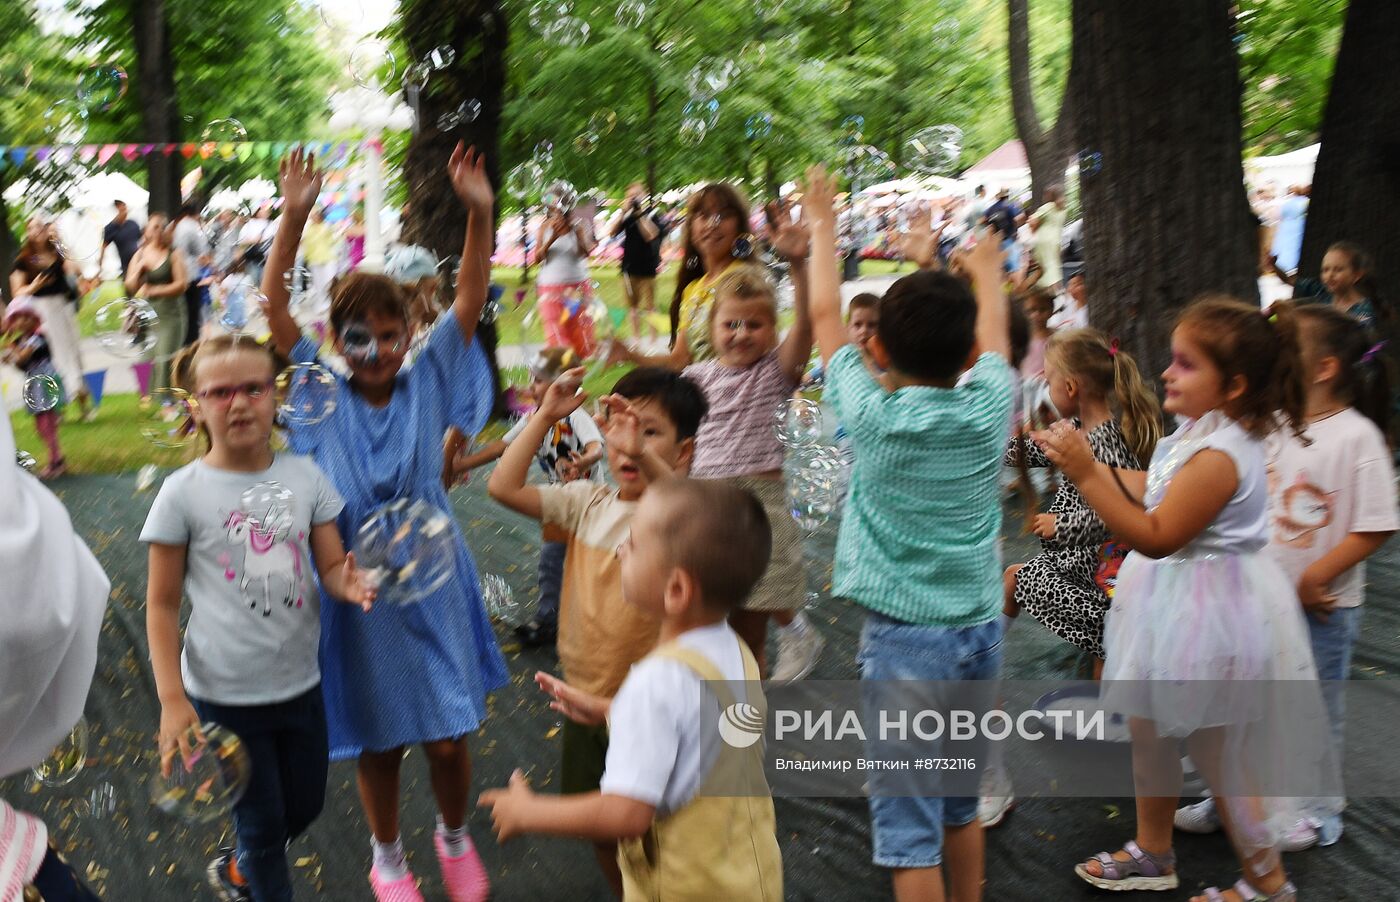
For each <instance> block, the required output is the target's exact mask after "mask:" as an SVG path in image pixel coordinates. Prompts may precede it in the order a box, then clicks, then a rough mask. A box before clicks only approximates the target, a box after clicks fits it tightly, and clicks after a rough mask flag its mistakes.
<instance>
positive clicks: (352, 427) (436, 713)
mask: <svg viewBox="0 0 1400 902" xmlns="http://www.w3.org/2000/svg"><path fill="white" fill-rule="evenodd" d="M448 173H449V176H450V179H451V182H452V187H453V190H454V191H455V192H456V194H457V197H458V198H459V199H460V200H461V202H462V203H463V204H464V205H465V206H466V207H467V210H468V219H467V233H466V241H465V245H464V247H463V251H462V268H461V271H460V273H459V278H458V279H457V286H456V300H455V302H454V303H453V306H452V308H451V310H450V311H448V313H445V314H444V316H443V319H442V321H440V322H439V323H438V326H437V328H435V329H433V330H432V331H431V332H430V333H429V336H428V338H427V340H425V341H424V342H423V344H422V346H421V348H420V350H419V352H418V355H417V357H415V358H414V361H413V364H412V366H408V367H404V365H403V364H404V357H405V355H406V354H407V353H408V343H409V337H410V332H409V320H408V313H407V308H406V306H405V302H404V298H403V295H402V293H401V292H400V291H399V288H398V286H397V285H395V284H394V283H393V281H392V280H390V279H388V278H386V277H384V276H379V275H372V274H369V273H361V272H356V273H352V274H350V275H348V276H346V277H345V278H344V279H343V280H341V281H340V283H339V284H338V285H337V286H336V287H335V297H334V299H333V300H332V302H331V309H330V325H331V333H332V341H333V343H334V347H335V350H336V351H337V352H338V353H340V354H341V355H342V356H344V357H345V358H346V359H347V361H348V365H349V372H350V374H349V377H348V378H347V377H343V376H339V375H338V376H337V377H336V395H335V397H336V408H335V415H334V416H331V417H328V418H326V419H325V420H322V421H321V422H320V423H317V424H315V425H311V426H298V427H296V428H294V429H293V430H292V433H291V443H292V447H293V448H294V449H295V450H297V451H298V452H299V453H306V454H310V455H312V456H313V457H314V458H315V459H316V462H317V463H318V464H319V465H320V466H321V467H322V468H323V469H324V470H325V471H326V474H327V475H328V476H329V477H330V480H331V482H332V484H334V485H335V487H336V489H337V491H339V492H340V494H341V497H343V498H344V499H345V510H344V511H343V512H342V513H341V515H340V518H339V520H338V521H337V522H338V523H339V524H340V527H341V530H342V532H343V533H344V534H345V535H350V536H353V535H355V534H356V533H357V532H358V531H359V529H360V527H361V526H362V525H363V524H364V523H365V522H366V521H367V520H369V519H370V518H371V517H372V516H373V515H374V514H375V512H376V511H377V510H379V508H381V507H382V506H383V505H385V504H386V503H388V502H391V501H394V500H396V499H406V498H414V499H418V500H422V501H424V502H426V503H428V504H431V505H433V506H434V507H436V508H437V509H438V510H441V511H449V510H451V505H450V502H449V501H448V499H447V492H446V491H445V490H444V489H443V486H442V444H441V443H442V436H443V434H444V433H445V432H446V431H447V427H448V425H449V424H450V425H455V426H458V427H459V428H461V429H462V430H463V432H464V433H466V434H467V435H474V434H476V433H477V432H479V431H480V430H481V427H482V426H483V425H485V421H486V417H487V414H488V413H489V411H490V409H491V401H492V381H491V369H490V365H489V363H488V362H487V359H486V355H485V354H484V352H483V351H482V349H481V346H480V343H479V342H478V341H476V340H475V333H476V327H477V323H478V321H479V320H480V318H481V308H482V306H483V305H484V304H485V302H486V282H487V276H488V274H489V266H490V256H491V207H492V203H493V200H494V199H493V195H492V192H491V183H490V181H489V180H488V179H487V177H486V171H485V165H484V162H483V159H482V157H481V156H480V155H478V154H477V153H476V152H475V151H474V150H471V151H469V150H467V149H466V148H465V147H464V146H463V145H460V144H459V145H458V146H457V148H456V150H455V151H454V152H453V154H452V159H451V161H450V162H449V164H448ZM281 177H282V192H283V196H284V197H285V203H284V205H283V212H282V216H281V219H280V225H279V226H278V231H277V237H276V239H275V240H274V242H273V246H272V250H271V252H270V253H269V256H268V263H267V269H266V271H265V272H264V273H263V283H262V287H263V294H265V295H266V296H267V299H268V311H269V314H268V324H269V326H270V327H271V329H272V336H273V341H274V342H275V343H276V345H277V347H278V348H279V349H280V350H283V351H289V350H290V351H291V352H292V356H293V357H294V358H295V359H297V360H299V361H313V360H316V359H317V349H316V346H315V344H314V343H312V342H311V341H309V340H306V339H303V338H302V336H301V333H300V332H299V331H298V329H297V324H296V321H295V320H293V319H292V316H291V313H290V312H289V311H288V309H287V308H288V295H287V288H286V284H285V279H286V273H287V271H288V270H289V269H291V267H292V264H293V262H294V261H295V260H296V254H297V243H298V241H299V239H300V236H301V230H302V227H303V226H304V225H305V223H306V220H307V217H308V216H309V214H310V211H311V208H312V207H313V206H315V203H316V197H317V194H318V193H319V191H320V184H321V173H320V172H319V171H317V170H316V168H315V163H314V160H312V159H311V158H310V157H303V156H302V154H301V153H300V152H299V151H298V152H295V153H293V154H292V155H291V156H290V157H289V158H288V159H286V160H284V161H283V163H282V171H281ZM449 314H450V315H449ZM452 529H453V536H454V545H455V554H454V555H453V558H454V559H453V561H452V577H451V578H450V579H448V580H447V582H446V583H445V584H444V585H442V586H440V587H439V588H437V589H436V590H434V591H433V592H430V593H428V594H427V595H426V596H425V597H423V598H422V599H420V600H419V601H418V602H417V603H415V604H411V605H380V606H379V607H378V608H377V609H376V610H375V611H374V612H373V613H372V614H371V615H370V616H368V617H361V616H359V615H358V614H355V612H353V611H349V610H345V609H344V608H343V607H342V606H339V605H323V606H322V609H321V614H322V616H321V619H322V646H321V660H322V667H323V673H324V678H325V695H326V712H327V721H328V726H329V731H330V746H331V757H332V759H334V760H343V759H346V758H355V759H357V764H358V772H359V781H358V782H359V789H360V800H361V803H362V804H363V806H364V809H365V816H366V819H367V820H368V821H369V826H370V830H371V831H372V833H373V842H372V849H373V853H374V864H373V866H372V867H371V869H370V885H371V887H372V888H373V890H374V892H375V895H376V897H377V898H378V899H379V900H380V902H386V900H393V902H401V900H407V902H417V900H419V899H421V895H420V894H419V891H418V889H417V886H416V884H415V881H414V877H413V874H412V873H411V872H410V871H409V868H408V864H407V862H406V860H405V858H404V853H403V845H402V843H401V842H400V839H399V770H400V767H401V766H402V763H403V757H404V754H403V751H404V747H405V746H407V745H409V744H410V743H413V744H419V743H421V744H422V746H423V749H424V752H425V754H426V757H427V759H428V772H429V776H430V783H431V785H432V789H433V795H434V797H435V799H436V801H437V806H438V813H439V820H438V827H437V830H436V832H435V834H434V838H433V845H434V848H435V850H436V852H437V858H438V863H439V865H440V866H441V868H442V873H443V881H444V883H445V884H446V887H447V894H448V896H449V898H451V899H452V900H453V902H465V900H480V899H482V898H484V897H485V895H486V893H487V890H488V885H489V884H488V881H487V877H486V869H485V867H484V866H483V865H482V863H481V859H480V857H479V856H478V855H477V853H476V849H475V848H474V847H473V846H472V843H471V837H469V836H468V835H467V826H466V825H467V803H468V796H469V792H470V787H471V759H470V758H469V756H468V751H467V740H466V736H467V734H468V733H471V732H473V731H474V730H476V729H477V728H478V727H479V726H480V725H481V721H482V719H483V718H485V716H486V695H487V693H489V692H491V691H493V690H495V689H497V688H499V687H501V686H504V685H505V684H506V682H507V679H508V675H507V673H506V666H505V660H504V659H503V658H502V656H501V651H500V648H499V646H498V645H497V643H496V637H495V634H494V633H493V632H492V630H491V621H490V618H489V617H488V616H487V614H486V609H485V606H484V604H483V603H482V600H481V590H480V585H479V581H478V578H477V573H476V566H475V565H474V564H473V562H472V559H471V555H470V553H469V552H468V551H467V546H466V543H465V542H464V541H463V540H462V538H461V532H460V530H459V529H458V527H457V524H456V521H455V520H453V521H452ZM352 615H353V616H352Z"/></svg>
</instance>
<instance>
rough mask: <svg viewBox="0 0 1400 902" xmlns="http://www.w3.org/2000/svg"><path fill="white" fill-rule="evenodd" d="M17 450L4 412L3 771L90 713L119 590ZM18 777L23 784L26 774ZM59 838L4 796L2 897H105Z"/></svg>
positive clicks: (0, 437) (33, 761)
mask: <svg viewBox="0 0 1400 902" xmlns="http://www.w3.org/2000/svg"><path fill="white" fill-rule="evenodd" d="M18 303H19V301H18V300H16V301H15V302H14V304H12V305H11V310H13V309H14V306H15V304H18ZM14 457H15V437H14V433H13V432H12V431H11V426H10V418H9V417H0V498H3V499H5V500H4V503H0V573H3V574H4V575H5V582H6V585H5V591H3V592H0V623H3V624H4V627H3V628H2V629H0V686H3V687H4V691H3V692H0V780H3V779H4V778H7V777H10V776H12V775H16V774H19V773H22V772H25V771H27V770H28V769H29V768H31V767H34V766H35V765H37V764H38V763H39V762H40V761H42V760H43V759H44V757H45V756H46V755H49V754H50V753H51V752H52V750H53V748H54V746H55V745H57V744H58V743H59V742H60V741H62V740H63V738H64V737H65V736H67V735H68V733H69V732H70V731H71V730H72V729H73V725H74V723H76V722H77V720H78V718H79V717H80V716H82V713H83V705H84V703H85V702H86V701H87V697H88V687H89V686H91V685H92V675H93V671H94V669H95V668H96V666H97V640H98V634H99V631H100V630H101V628H102V618H103V613H104V612H105V611H106V609H107V595H108V593H109V592H110V591H111V581H110V580H108V579H107V574H106V573H104V572H102V565H101V564H99V563H98V562H97V558H95V557H93V554H92V552H91V551H90V550H89V549H88V547H87V545H86V544H84V542H83V540H82V539H81V538H80V537H79V536H78V534H77V532H75V531H74V529H73V523H72V521H71V520H69V518H68V511H67V510H65V509H64V507H63V502H61V501H59V500H58V498H56V497H54V494H53V493H52V492H50V491H49V490H48V489H47V488H45V487H43V486H41V485H40V484H39V483H38V482H36V481H34V479H33V478H32V477H30V476H27V475H26V474H25V473H24V471H23V470H21V469H20V468H19V467H18V466H16V465H15V464H13V463H12V461H13V460H14ZM9 785H10V786H12V787H13V788H14V790H15V792H16V793H17V794H18V792H19V788H20V786H21V784H20V783H19V782H18V781H10V784H9ZM30 798H31V802H32V800H33V797H30ZM67 819H68V818H67V816H66V815H65V820H67ZM58 845H59V838H58V837H56V836H51V835H50V833H49V830H48V827H46V826H45V825H44V822H43V821H41V820H39V818H37V817H35V816H33V815H31V814H26V813H24V812H22V811H18V810H16V809H15V808H12V807H11V806H10V804H9V803H8V802H6V801H5V799H4V798H3V797H0V850H3V851H0V899H5V900H7V902H8V900H20V899H25V900H29V899H48V900H55V902H57V900H65V902H67V900H72V902H96V900H97V896H95V895H93V893H92V892H91V891H90V890H88V889H87V887H85V886H83V884H82V883H81V881H80V880H79V878H78V876H77V874H76V873H74V871H73V869H72V868H71V867H70V866H69V865H68V864H67V863H66V862H64V861H63V859H62V858H61V857H60V856H59V853H58Z"/></svg>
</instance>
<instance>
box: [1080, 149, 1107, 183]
mask: <svg viewBox="0 0 1400 902" xmlns="http://www.w3.org/2000/svg"><path fill="white" fill-rule="evenodd" d="M1102 169H1103V154H1101V153H1099V152H1098V151H1094V150H1087V149H1085V150H1081V151H1080V152H1079V177H1080V178H1093V177H1094V176H1096V175H1098V174H1099V172H1100V171H1101V170H1102Z"/></svg>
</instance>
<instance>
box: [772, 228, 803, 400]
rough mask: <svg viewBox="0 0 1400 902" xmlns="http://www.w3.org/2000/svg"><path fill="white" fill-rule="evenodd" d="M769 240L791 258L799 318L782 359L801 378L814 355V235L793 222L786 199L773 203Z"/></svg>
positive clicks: (780, 355) (785, 368) (780, 352)
mask: <svg viewBox="0 0 1400 902" xmlns="http://www.w3.org/2000/svg"><path fill="white" fill-rule="evenodd" d="M768 241H769V243H770V244H771V245H772V246H773V250H774V251H776V252H777V254H778V256H780V257H782V258H783V259H784V260H786V261H787V263H788V267H789V273H790V275H791V277H792V287H793V298H794V304H793V310H794V314H795V317H794V319H793V321H792V328H791V329H789V330H788V334H787V336H786V337H785V338H784V339H783V343H782V344H781V345H779V346H778V360H779V362H780V363H781V364H782V367H783V371H784V372H785V373H787V374H788V375H789V376H790V377H791V378H792V379H793V380H794V381H798V380H800V379H801V378H802V374H803V373H804V372H805V371H806V369H807V361H808V359H809V358H810V357H811V356H812V317H811V309H810V307H811V286H810V285H809V283H808V279H807V254H808V252H809V249H810V246H811V243H812V238H811V235H809V234H808V232H807V227H806V225H805V224H803V223H800V222H793V221H792V211H791V208H790V206H789V205H788V204H787V203H785V202H784V203H776V204H770V205H769V208H768Z"/></svg>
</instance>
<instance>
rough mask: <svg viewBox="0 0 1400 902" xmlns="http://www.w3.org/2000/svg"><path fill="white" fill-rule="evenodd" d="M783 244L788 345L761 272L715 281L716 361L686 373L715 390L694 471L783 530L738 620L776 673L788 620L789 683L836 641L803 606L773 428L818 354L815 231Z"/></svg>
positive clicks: (784, 671) (781, 676) (798, 552)
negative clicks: (744, 495)
mask: <svg viewBox="0 0 1400 902" xmlns="http://www.w3.org/2000/svg"><path fill="white" fill-rule="evenodd" d="M777 221H779V222H783V223H784V225H782V226H781V227H780V228H779V230H777V232H776V234H775V236H774V238H775V240H774V247H775V249H776V250H777V251H778V252H779V253H780V254H782V255H783V256H784V257H786V258H787V259H788V261H789V263H790V265H791V273H792V281H793V287H794V289H795V303H794V305H793V306H794V312H795V314H796V318H795V319H794V320H793V324H792V328H791V329H789V330H788V334H787V337H786V338H784V339H783V340H782V342H781V343H779V341H778V299H777V295H776V293H775V292H774V290H773V285H772V283H771V282H769V281H768V279H767V278H766V277H765V275H764V274H763V272H762V271H761V270H758V269H756V268H754V267H751V266H743V267H737V268H735V269H734V270H732V271H731V272H730V273H729V274H728V275H726V276H724V277H723V278H721V279H720V280H719V281H718V282H716V283H715V300H714V302H713V303H712V304H711V305H710V311H709V314H710V340H709V344H710V347H711V348H713V349H714V353H715V357H714V358H713V359H711V360H707V361H705V362H704V363H697V364H692V365H691V366H688V367H686V368H685V371H684V373H685V375H686V376H687V377H689V378H690V379H693V380H694V381H695V384H696V385H699V386H700V389H701V390H702V391H703V392H704V393H705V399H706V401H708V402H709V407H710V412H709V414H708V415H707V416H706V417H705V421H704V422H703V423H701V424H700V432H699V434H698V435H696V437H695V462H694V464H693V465H692V466H691V475H693V476H695V477H696V478H698V479H725V480H728V481H730V482H732V483H733V484H734V485H737V486H739V487H740V488H743V489H747V490H748V491H751V492H753V493H754V494H755V495H757V496H758V498H759V500H760V501H762V502H763V509H764V510H766V511H767V512H768V519H769V522H770V523H771V524H772V526H773V545H774V549H775V553H774V555H773V562H772V564H771V565H770V566H769V568H768V570H767V572H766V573H764V575H763V578H762V579H761V580H759V583H758V586H757V588H755V589H754V592H753V594H752V595H750V596H749V599H748V601H746V602H745V603H744V607H743V609H742V610H739V611H735V612H734V615H733V617H732V618H731V619H730V625H731V626H733V627H734V631H735V632H737V633H738V634H739V635H740V636H743V637H744V641H745V642H747V643H748V644H749V650H750V651H752V652H753V656H754V658H755V659H757V660H758V669H759V672H760V673H762V674H764V675H767V657H768V656H767V653H766V646H767V643H768V620H769V618H770V617H771V618H772V619H773V620H776V621H777V622H778V623H779V624H780V630H779V633H778V636H779V639H778V642H779V647H780V650H779V662H778V664H777V666H776V667H774V669H773V679H775V680H778V681H781V682H789V681H792V680H797V679H801V678H802V677H804V676H806V675H807V674H808V673H810V672H811V671H812V668H813V666H815V664H816V660H817V656H818V655H819V654H821V649H822V646H823V645H825V644H826V640H825V639H823V638H822V636H821V634H820V633H818V632H817V630H816V628H815V627H813V626H812V625H811V624H810V623H808V621H807V618H806V617H805V616H803V614H802V610H801V606H802V604H803V603H804V601H805V600H806V593H805V592H803V590H802V587H803V584H804V582H805V578H804V575H803V569H802V536H801V534H800V533H799V532H798V530H797V525H796V524H795V523H794V522H793V520H792V517H791V515H790V514H789V512H788V511H789V504H788V498H787V490H786V489H785V487H784V485H783V446H782V443H781V442H779V441H778V438H777V436H776V435H774V432H773V412H774V411H775V410H777V409H779V408H780V407H781V406H782V404H783V403H784V402H785V401H786V400H787V399H788V398H790V397H791V396H792V393H793V391H794V390H795V389H796V388H797V384H798V382H799V381H800V379H801V375H802V371H803V369H804V368H805V367H806V365H807V358H809V357H810V356H811V355H812V327H811V323H810V321H809V320H808V316H807V259H806V258H807V244H808V236H807V231H806V229H805V228H803V227H802V226H801V225H798V224H794V223H792V221H791V217H789V216H785V217H781V218H778V219H777Z"/></svg>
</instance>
